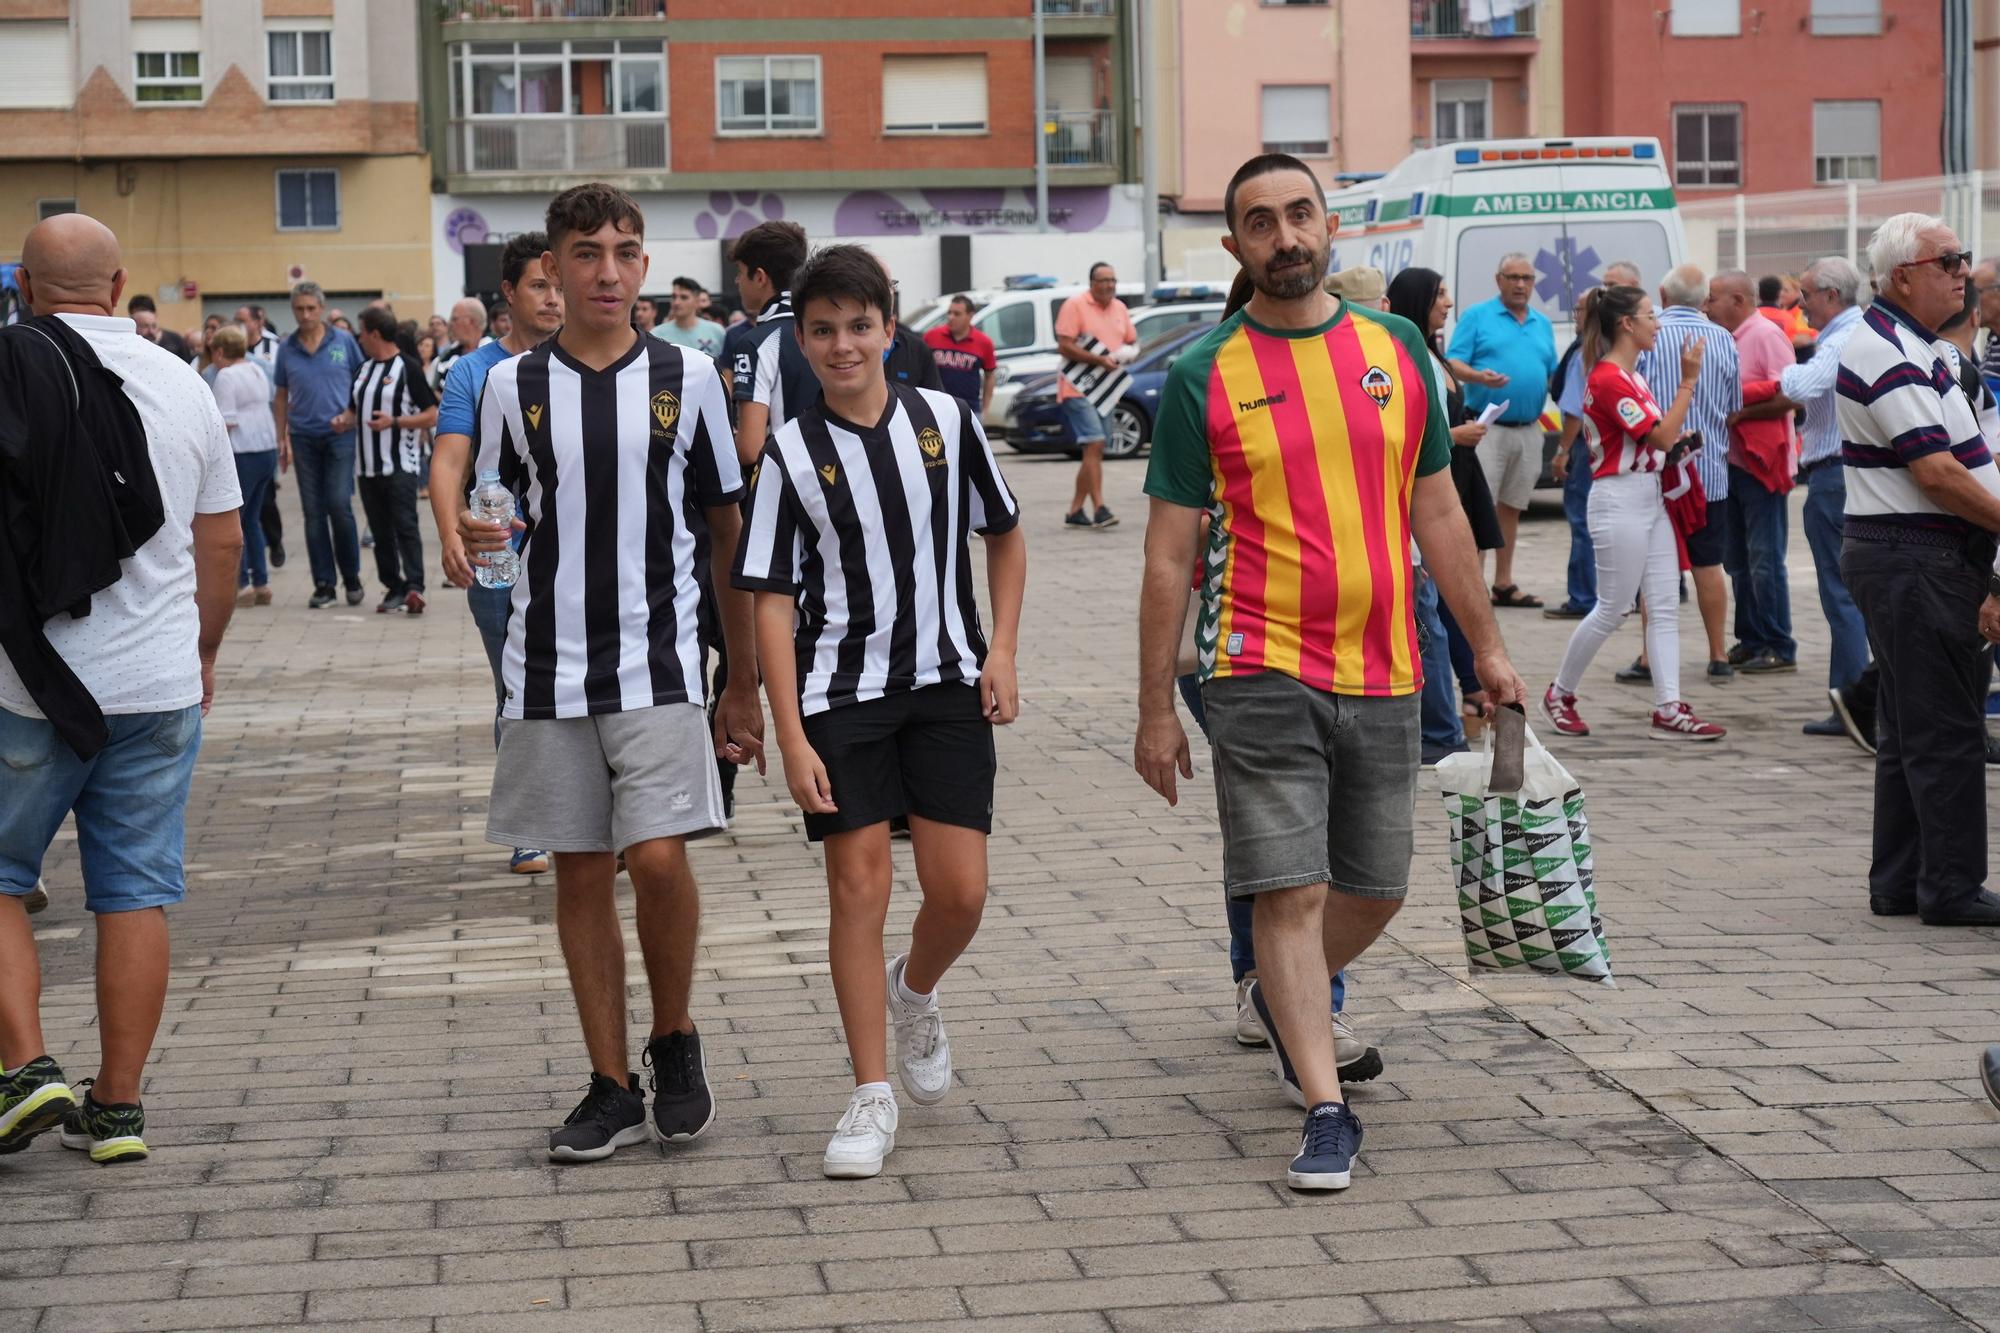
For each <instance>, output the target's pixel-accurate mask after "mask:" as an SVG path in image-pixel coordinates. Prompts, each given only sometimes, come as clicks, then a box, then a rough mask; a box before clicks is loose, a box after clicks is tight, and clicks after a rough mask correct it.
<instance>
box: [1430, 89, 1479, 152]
mask: <svg viewBox="0 0 2000 1333" xmlns="http://www.w3.org/2000/svg"><path fill="white" fill-rule="evenodd" d="M1492 108H1493V83H1492V81H1491V80H1489V79H1438V80H1436V81H1435V82H1433V83H1432V84H1431V133H1432V135H1434V136H1435V138H1436V142H1438V143H1455V142H1457V141H1458V140H1460V139H1484V138H1485V137H1486V136H1487V135H1488V134H1489V133H1491V131H1490V130H1489V129H1488V128H1487V127H1488V126H1490V125H1491V124H1492V123H1493V115H1492Z"/></svg>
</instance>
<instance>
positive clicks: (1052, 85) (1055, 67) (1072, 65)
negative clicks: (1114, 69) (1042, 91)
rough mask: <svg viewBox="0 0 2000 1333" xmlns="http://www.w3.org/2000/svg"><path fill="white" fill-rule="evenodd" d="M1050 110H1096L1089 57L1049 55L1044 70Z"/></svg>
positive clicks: (1094, 84)
mask: <svg viewBox="0 0 2000 1333" xmlns="http://www.w3.org/2000/svg"><path fill="white" fill-rule="evenodd" d="M1043 77H1044V81H1045V84H1046V86H1047V88H1048V95H1049V110H1051V111H1095V110H1097V102H1096V98H1095V93H1096V91H1097V88H1096V83H1095V81H1094V80H1093V79H1092V77H1091V70H1090V57H1088V56H1052V57H1050V59H1049V61H1048V66H1047V69H1046V71H1045V73H1044V76H1043Z"/></svg>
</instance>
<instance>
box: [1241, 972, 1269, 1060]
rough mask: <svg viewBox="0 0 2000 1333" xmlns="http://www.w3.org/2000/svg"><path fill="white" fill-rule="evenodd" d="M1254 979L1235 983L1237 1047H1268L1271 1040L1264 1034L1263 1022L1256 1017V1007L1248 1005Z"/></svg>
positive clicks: (1250, 978)
mask: <svg viewBox="0 0 2000 1333" xmlns="http://www.w3.org/2000/svg"><path fill="white" fill-rule="evenodd" d="M1256 980H1257V978H1255V977H1245V978H1243V980H1241V981H1239V982H1237V983H1236V1044H1237V1045H1238V1046H1269V1045H1270V1044H1271V1039H1270V1037H1269V1036H1267V1035H1266V1034H1265V1032H1264V1020H1263V1019H1261V1018H1259V1017H1258V1016H1257V1006H1256V1005H1254V1004H1252V1003H1250V986H1251V984H1252V983H1253V982H1255V981H1256Z"/></svg>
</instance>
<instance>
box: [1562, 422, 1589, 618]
mask: <svg viewBox="0 0 2000 1333" xmlns="http://www.w3.org/2000/svg"><path fill="white" fill-rule="evenodd" d="M1563 517H1564V518H1566V519H1568V520H1569V600H1568V605H1569V606H1570V607H1571V608H1572V609H1573V610H1577V611H1588V610H1590V608H1591V607H1593V606H1596V605H1597V548H1596V547H1595V546H1593V545H1591V542H1590V446H1588V445H1586V444H1585V443H1584V442H1583V440H1582V439H1581V438H1579V439H1578V440H1577V442H1576V444H1575V445H1574V446H1572V447H1571V449H1570V454H1569V472H1568V474H1567V475H1565V476H1564V477H1563Z"/></svg>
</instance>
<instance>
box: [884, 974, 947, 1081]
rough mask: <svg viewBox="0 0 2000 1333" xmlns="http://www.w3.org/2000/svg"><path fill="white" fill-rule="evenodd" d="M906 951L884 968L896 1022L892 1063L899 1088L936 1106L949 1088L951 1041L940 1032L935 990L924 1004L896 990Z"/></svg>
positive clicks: (941, 1023)
mask: <svg viewBox="0 0 2000 1333" xmlns="http://www.w3.org/2000/svg"><path fill="white" fill-rule="evenodd" d="M909 957H910V956H909V955H908V954H898V955H897V956H896V957H895V958H893V959H891V960H890V962H889V968H888V978H887V979H888V982H889V1018H890V1020H891V1021H892V1022H894V1023H895V1025H896V1067H897V1068H898V1069H899V1070H900V1071H901V1072H902V1075H903V1091H904V1092H906V1093H908V1094H909V1095H910V1100H911V1101H913V1102H915V1103H916V1104H917V1105H919V1106H936V1105H937V1104H938V1103H939V1102H941V1101H943V1100H944V1099H945V1094H946V1093H948V1092H950V1091H951V1042H950V1041H948V1040H946V1038H945V1035H944V1018H943V1016H942V1015H940V1014H939V1013H938V1002H937V992H935V991H933V992H931V1000H930V1003H929V1004H926V1005H909V1004H905V1003H904V1002H903V999H902V996H901V995H900V994H899V993H898V992H900V991H901V990H902V988H903V966H904V964H905V963H906V962H907V961H908V960H909Z"/></svg>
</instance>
